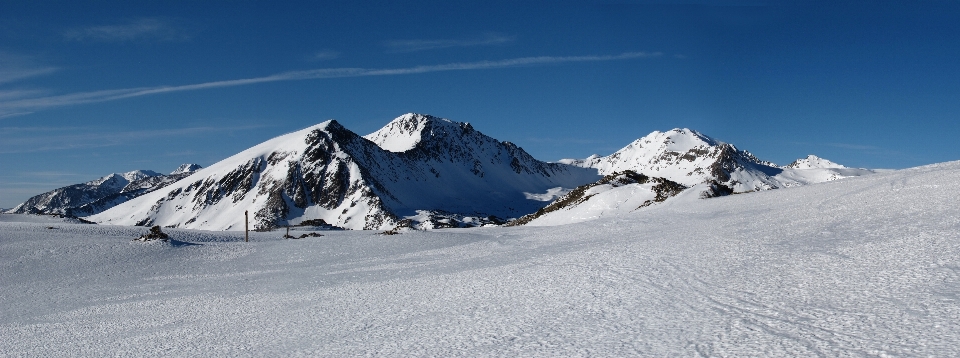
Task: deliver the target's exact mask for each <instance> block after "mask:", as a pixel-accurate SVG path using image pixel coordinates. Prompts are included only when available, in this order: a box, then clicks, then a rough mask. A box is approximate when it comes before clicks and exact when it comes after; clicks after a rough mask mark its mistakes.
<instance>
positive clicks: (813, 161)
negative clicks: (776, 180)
mask: <svg viewBox="0 0 960 358" xmlns="http://www.w3.org/2000/svg"><path fill="white" fill-rule="evenodd" d="M785 168H793V169H814V168H837V169H843V168H846V167H845V166H843V165H840V164H837V163H834V162H832V161H829V160H827V159H823V158H820V157H818V156H816V155H813V154H810V155H808V156H807V157H806V158H800V159H797V160H795V161H794V162H793V163H790V164H787V165H786V167H785Z"/></svg>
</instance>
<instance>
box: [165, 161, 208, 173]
mask: <svg viewBox="0 0 960 358" xmlns="http://www.w3.org/2000/svg"><path fill="white" fill-rule="evenodd" d="M200 169H203V167H201V166H200V164H189V163H185V164H180V166H179V167H177V169H176V170H174V171H172V172H170V175H177V174H183V173H192V172H195V171H197V170H200Z"/></svg>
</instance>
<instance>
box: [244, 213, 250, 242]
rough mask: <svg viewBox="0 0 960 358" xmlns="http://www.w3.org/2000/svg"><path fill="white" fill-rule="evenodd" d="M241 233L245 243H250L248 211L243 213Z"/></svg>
mask: <svg viewBox="0 0 960 358" xmlns="http://www.w3.org/2000/svg"><path fill="white" fill-rule="evenodd" d="M243 233H244V237H245V239H244V240H245V241H246V242H250V214H249V212H248V211H246V210H244V211H243Z"/></svg>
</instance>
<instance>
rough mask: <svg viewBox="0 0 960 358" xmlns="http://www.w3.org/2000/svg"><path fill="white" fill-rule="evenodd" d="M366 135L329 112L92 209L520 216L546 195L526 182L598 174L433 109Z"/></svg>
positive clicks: (560, 182)
mask: <svg viewBox="0 0 960 358" xmlns="http://www.w3.org/2000/svg"><path fill="white" fill-rule="evenodd" d="M367 138H371V139H372V140H371V139H367ZM367 138H363V137H360V136H358V135H356V134H355V133H353V132H351V131H349V130H348V129H346V128H344V127H343V126H342V125H340V124H339V123H337V122H336V121H327V122H324V123H321V124H319V125H316V126H313V127H310V128H306V129H303V130H301V131H298V132H294V133H290V134H287V135H284V136H280V137H277V138H274V139H271V140H269V141H267V142H264V143H262V144H260V145H257V146H255V147H253V148H250V149H248V150H245V151H243V152H241V153H239V154H236V155H234V156H232V157H230V158H227V159H224V160H223V161H221V162H218V163H216V164H214V165H212V166H210V167H209V168H206V169H203V170H200V171H198V172H197V173H196V174H195V175H194V176H192V177H191V180H187V181H184V182H181V183H177V185H171V186H170V187H168V188H165V189H164V190H162V191H158V192H155V193H152V194H150V195H145V196H144V197H142V198H139V199H138V200H135V201H130V202H128V203H125V204H123V205H120V206H117V207H116V208H114V209H112V210H109V211H107V212H104V213H101V214H99V215H96V216H92V217H90V218H89V219H90V220H94V221H97V222H99V223H104V224H115V225H162V226H174V227H181V228H197V229H209V230H243V228H244V226H243V222H244V214H243V213H244V211H248V212H249V215H250V222H251V226H252V227H253V228H270V227H275V226H278V225H286V224H297V223H299V222H302V221H304V220H314V219H322V220H324V221H325V222H327V223H329V224H333V225H336V226H340V227H345V228H350V229H388V228H392V227H393V226H394V225H397V224H398V223H399V222H400V221H401V220H402V219H403V218H412V219H413V218H416V219H418V220H419V219H422V218H423V213H424V212H436V213H438V214H440V215H448V214H450V213H453V214H457V215H454V216H456V217H460V218H474V217H489V216H496V217H500V218H510V217H519V216H521V215H524V214H527V213H530V212H533V211H536V210H537V209H539V208H540V207H542V206H543V205H544V204H545V203H544V202H543V201H539V200H536V198H533V199H531V198H530V196H529V194H531V193H532V194H541V193H547V192H548V191H549V190H550V189H551V188H557V187H565V188H573V187H576V186H578V185H581V184H584V183H589V182H592V181H595V180H596V179H597V178H599V176H598V175H597V174H596V173H595V171H593V170H589V169H584V168H579V167H572V166H568V165H563V164H556V163H544V162H541V161H538V160H536V159H534V158H533V157H531V156H530V155H529V154H527V153H526V152H525V151H523V149H521V148H519V147H517V146H515V145H513V144H511V143H508V142H500V141H497V140H495V139H493V138H490V137H488V136H486V135H483V134H482V133H480V132H478V131H476V130H475V129H473V127H471V126H470V125H469V124H466V123H456V122H452V121H449V120H445V119H440V118H436V117H432V116H427V115H419V114H407V115H404V116H401V117H399V118H396V119H394V120H393V121H392V122H390V123H389V124H387V126H385V127H384V128H383V129H381V130H379V131H377V132H375V133H373V134H371V135H369V136H367ZM394 139H395V140H394ZM391 140H392V141H391ZM398 143H400V144H398ZM391 150H393V151H391ZM428 216H429V215H428ZM462 221H463V222H466V221H473V219H464V220H462Z"/></svg>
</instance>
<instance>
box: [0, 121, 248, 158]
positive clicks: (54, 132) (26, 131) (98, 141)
mask: <svg viewBox="0 0 960 358" xmlns="http://www.w3.org/2000/svg"><path fill="white" fill-rule="evenodd" d="M263 127H265V126H263V125H247V126H233V127H189V128H176V129H156V130H140V131H122V132H111V131H96V130H94V129H91V128H81V127H3V128H0V137H3V138H4V140H3V142H2V143H0V154H13V153H36V152H48V151H57V150H67V149H79V148H101V147H112V146H117V145H122V144H126V143H135V142H139V141H144V140H149V139H155V138H168V137H183V136H190V135H200V134H205V133H222V132H224V131H235V130H252V129H258V128H263Z"/></svg>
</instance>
